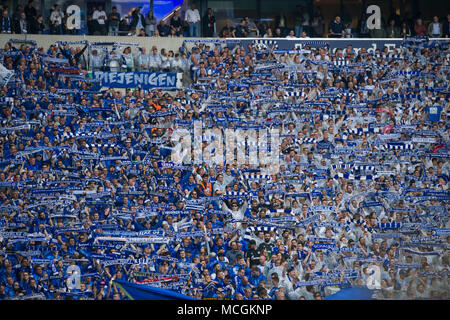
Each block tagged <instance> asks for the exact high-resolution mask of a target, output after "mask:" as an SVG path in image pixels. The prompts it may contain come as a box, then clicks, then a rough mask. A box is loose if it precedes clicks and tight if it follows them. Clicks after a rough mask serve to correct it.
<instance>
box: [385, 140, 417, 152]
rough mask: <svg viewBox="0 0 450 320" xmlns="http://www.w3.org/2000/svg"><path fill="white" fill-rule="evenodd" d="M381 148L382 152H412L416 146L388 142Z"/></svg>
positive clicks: (409, 143) (410, 143)
mask: <svg viewBox="0 0 450 320" xmlns="http://www.w3.org/2000/svg"><path fill="white" fill-rule="evenodd" d="M380 148H381V149H382V150H412V149H414V144H413V143H412V142H408V143H404V142H388V143H386V144H384V145H381V146H380Z"/></svg>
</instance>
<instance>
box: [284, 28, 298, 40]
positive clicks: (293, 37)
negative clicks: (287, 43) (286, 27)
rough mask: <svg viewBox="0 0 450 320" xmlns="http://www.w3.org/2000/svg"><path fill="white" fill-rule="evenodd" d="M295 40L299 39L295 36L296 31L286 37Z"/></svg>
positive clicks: (290, 32)
mask: <svg viewBox="0 0 450 320" xmlns="http://www.w3.org/2000/svg"><path fill="white" fill-rule="evenodd" d="M295 38H297V37H296V36H295V31H294V30H291V31H289V34H288V35H287V36H286V39H295Z"/></svg>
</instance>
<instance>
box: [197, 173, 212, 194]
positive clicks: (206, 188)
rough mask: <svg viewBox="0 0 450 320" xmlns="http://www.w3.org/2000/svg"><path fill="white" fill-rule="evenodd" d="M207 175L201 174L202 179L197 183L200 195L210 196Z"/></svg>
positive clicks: (210, 187) (210, 189)
mask: <svg viewBox="0 0 450 320" xmlns="http://www.w3.org/2000/svg"><path fill="white" fill-rule="evenodd" d="M208 177H209V176H208V175H207V174H204V175H203V176H202V181H201V182H200V183H199V184H198V186H199V189H200V192H201V193H200V194H201V196H212V191H213V190H212V184H211V182H209V181H208Z"/></svg>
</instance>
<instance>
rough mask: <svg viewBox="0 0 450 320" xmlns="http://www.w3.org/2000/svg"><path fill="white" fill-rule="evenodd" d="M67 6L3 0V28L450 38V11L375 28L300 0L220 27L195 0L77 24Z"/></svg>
mask: <svg viewBox="0 0 450 320" xmlns="http://www.w3.org/2000/svg"><path fill="white" fill-rule="evenodd" d="M64 10H65V8H62V7H61V5H60V4H55V5H53V6H52V8H50V14H49V15H48V16H47V17H44V16H43V15H42V14H40V13H39V12H38V10H36V6H35V1H34V0H29V1H28V2H27V4H26V5H25V6H23V5H22V4H18V5H17V7H15V8H14V9H12V8H9V6H8V4H6V3H3V4H2V3H0V33H7V34H53V35H62V34H64V35H71V34H72V35H80V34H87V35H110V36H139V37H199V36H202V37H220V38H236V37H237V38H247V37H253V38H257V37H259V38H268V37H269V38H271V37H273V38H306V37H324V36H328V37H332V38H336V37H338V38H341V37H345V38H355V37H357V38H403V37H411V36H425V35H427V36H429V37H433V38H448V37H449V35H450V15H447V16H445V17H439V16H437V15H436V16H433V17H432V18H431V17H428V18H430V20H429V21H428V20H426V19H425V17H423V16H421V15H420V14H418V15H417V16H416V17H414V18H412V17H409V16H405V17H400V16H399V15H398V14H396V13H395V12H394V13H392V14H391V15H390V16H389V17H387V19H385V17H382V18H381V21H380V23H381V27H380V28H379V29H372V30H371V29H369V28H368V27H367V19H368V18H369V15H368V14H367V13H365V12H362V14H361V16H360V18H359V19H358V20H357V21H356V20H355V21H352V20H353V19H352V17H351V15H350V14H349V13H348V8H343V9H342V12H341V13H340V14H338V15H337V16H336V17H335V18H334V19H332V21H327V22H326V21H325V18H324V17H323V15H322V11H321V7H320V6H314V8H313V13H312V15H310V13H309V10H308V9H307V8H306V7H305V6H302V5H297V6H296V7H295V10H292V13H291V15H290V16H289V17H288V15H286V14H285V13H284V12H280V13H279V14H277V15H273V16H272V17H271V18H269V19H268V18H265V19H261V20H260V21H254V20H253V19H250V18H249V17H248V16H247V17H244V18H243V19H235V20H233V21H232V20H228V21H227V22H226V24H225V26H223V27H222V28H220V30H219V29H216V16H215V13H214V10H213V9H212V8H208V9H207V10H206V12H205V14H204V15H203V16H201V14H200V12H199V10H198V9H197V8H196V6H195V4H194V3H192V4H191V5H190V6H189V8H187V10H186V11H185V12H181V10H180V9H177V10H175V11H174V12H173V13H172V14H170V15H169V16H168V17H166V18H165V19H160V20H159V21H158V20H157V19H156V17H155V16H154V15H153V11H152V10H149V11H148V12H145V13H144V12H143V11H141V10H142V7H135V8H132V9H131V10H130V11H129V12H128V13H127V14H124V15H121V13H119V11H118V10H117V7H115V6H113V7H112V8H111V11H110V12H108V13H107V12H106V11H105V9H104V7H103V5H102V4H99V5H96V6H94V7H93V8H91V9H90V10H89V12H88V14H87V17H86V22H84V21H83V22H82V24H83V25H82V24H81V23H80V24H79V25H77V26H76V27H75V28H71V27H69V26H68V25H67V21H68V17H69V15H70V14H71V13H70V14H69V13H67V12H65V11H64ZM267 20H270V21H267ZM84 24H85V25H84ZM326 26H327V28H326Z"/></svg>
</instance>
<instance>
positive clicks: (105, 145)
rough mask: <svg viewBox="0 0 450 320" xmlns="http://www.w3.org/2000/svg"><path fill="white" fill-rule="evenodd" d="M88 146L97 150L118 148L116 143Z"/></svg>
mask: <svg viewBox="0 0 450 320" xmlns="http://www.w3.org/2000/svg"><path fill="white" fill-rule="evenodd" d="M86 146H87V147H88V148H93V147H96V148H115V147H117V145H116V144H114V143H104V144H99V143H88V144H86Z"/></svg>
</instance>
